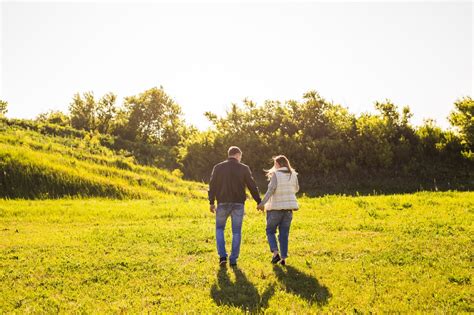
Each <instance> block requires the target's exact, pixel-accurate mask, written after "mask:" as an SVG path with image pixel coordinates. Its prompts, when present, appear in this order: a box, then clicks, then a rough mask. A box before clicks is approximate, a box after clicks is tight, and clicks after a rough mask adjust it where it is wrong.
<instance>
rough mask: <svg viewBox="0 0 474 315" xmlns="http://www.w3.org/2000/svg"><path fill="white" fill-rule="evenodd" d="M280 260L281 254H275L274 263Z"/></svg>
mask: <svg viewBox="0 0 474 315" xmlns="http://www.w3.org/2000/svg"><path fill="white" fill-rule="evenodd" d="M280 260H281V257H280V254H276V255H275V256H273V258H272V264H276V263H277V262H279V261H280Z"/></svg>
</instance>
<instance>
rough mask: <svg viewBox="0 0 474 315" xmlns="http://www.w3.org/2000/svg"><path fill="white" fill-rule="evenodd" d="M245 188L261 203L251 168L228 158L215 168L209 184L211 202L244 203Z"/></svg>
mask: <svg viewBox="0 0 474 315" xmlns="http://www.w3.org/2000/svg"><path fill="white" fill-rule="evenodd" d="M245 187H248V189H249V190H250V193H251V194H252V197H253V198H254V199H255V200H256V201H257V202H260V200H261V199H260V194H259V191H258V188H257V185H256V184H255V180H254V179H253V177H252V172H251V171H250V168H249V167H248V166H247V165H245V164H242V163H240V162H239V161H238V160H237V159H235V158H228V159H227V160H226V161H224V162H221V163H219V164H217V165H216V166H214V169H213V170H212V174H211V180H210V182H209V202H210V203H211V204H214V200H216V199H217V203H244V202H245V199H246V195H245Z"/></svg>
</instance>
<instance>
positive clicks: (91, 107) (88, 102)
mask: <svg viewBox="0 0 474 315" xmlns="http://www.w3.org/2000/svg"><path fill="white" fill-rule="evenodd" d="M96 107H97V105H96V102H95V99H94V93H93V92H85V93H83V96H81V95H80V94H79V93H76V94H74V97H73V99H72V103H71V104H70V105H69V112H70V113H71V125H72V127H74V128H76V129H83V130H87V131H93V130H95V128H96Z"/></svg>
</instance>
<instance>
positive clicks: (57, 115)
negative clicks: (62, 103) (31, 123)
mask: <svg viewBox="0 0 474 315" xmlns="http://www.w3.org/2000/svg"><path fill="white" fill-rule="evenodd" d="M36 120H37V121H39V122H44V123H50V124H55V125H60V126H69V125H70V123H71V121H70V118H69V116H67V115H66V114H64V113H63V112H61V111H49V112H46V113H42V114H39V115H38V116H37V117H36Z"/></svg>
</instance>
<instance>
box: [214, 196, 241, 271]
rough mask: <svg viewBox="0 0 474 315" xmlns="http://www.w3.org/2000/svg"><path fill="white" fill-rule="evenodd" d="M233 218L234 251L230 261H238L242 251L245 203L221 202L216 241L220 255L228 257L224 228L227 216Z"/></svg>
mask: <svg viewBox="0 0 474 315" xmlns="http://www.w3.org/2000/svg"><path fill="white" fill-rule="evenodd" d="M229 216H230V217H231V219H232V252H231V253H230V263H236V262H237V258H239V253H240V242H241V239H242V221H243V219H244V204H242V203H220V204H218V205H217V209H216V242H217V253H218V254H219V257H227V252H226V250H225V237H224V230H225V224H226V222H227V218H228V217H229Z"/></svg>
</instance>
